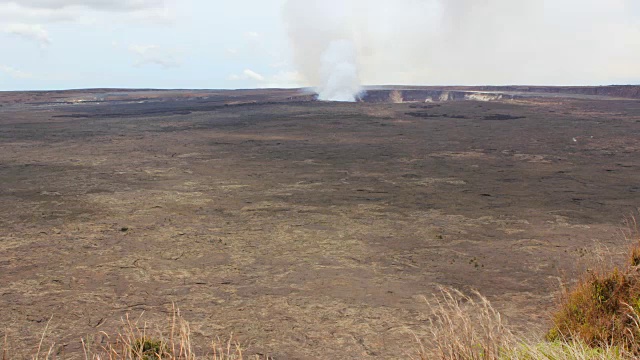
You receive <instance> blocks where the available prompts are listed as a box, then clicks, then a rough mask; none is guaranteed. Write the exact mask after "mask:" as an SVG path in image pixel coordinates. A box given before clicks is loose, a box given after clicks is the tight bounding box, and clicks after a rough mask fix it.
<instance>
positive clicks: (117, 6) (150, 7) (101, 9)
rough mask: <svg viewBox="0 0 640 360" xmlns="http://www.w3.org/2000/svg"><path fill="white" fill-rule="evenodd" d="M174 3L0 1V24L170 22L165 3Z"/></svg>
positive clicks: (143, 0)
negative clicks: (103, 19)
mask: <svg viewBox="0 0 640 360" xmlns="http://www.w3.org/2000/svg"><path fill="white" fill-rule="evenodd" d="M173 2H175V0H88V1H85V0H21V1H15V0H0V22H15V23H29V24H43V23H51V22H76V23H87V22H89V23H92V22H95V20H94V18H95V17H96V16H98V14H107V15H108V14H111V17H112V18H113V19H112V20H110V21H118V22H119V21H122V20H125V21H134V22H145V23H162V24H166V23H169V22H171V20H172V16H171V15H172V14H171V11H170V8H171V7H170V6H169V4H172V3H173Z"/></svg>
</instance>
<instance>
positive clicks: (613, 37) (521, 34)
mask: <svg viewBox="0 0 640 360" xmlns="http://www.w3.org/2000/svg"><path fill="white" fill-rule="evenodd" d="M638 3H639V2H638V0H608V1H602V0H588V1H584V0H553V1H547V0H518V1H514V0H482V1H478V0H395V1H393V2H390V1H389V0H307V1H296V0H288V1H287V4H286V6H285V8H284V12H283V13H284V19H285V20H286V25H287V28H288V33H289V36H290V39H291V44H292V45H293V48H292V50H293V60H294V64H295V65H296V67H297V69H298V70H299V71H300V72H301V73H302V74H304V76H305V78H306V79H307V81H308V82H309V83H311V84H312V85H316V86H317V85H319V84H322V76H321V71H320V69H321V68H322V58H323V56H322V54H323V52H324V51H325V50H326V49H327V48H328V44H331V43H332V42H333V41H337V40H342V39H346V40H348V41H351V42H352V43H353V44H354V45H355V47H356V53H357V58H356V59H357V64H356V65H357V66H358V71H359V75H360V78H361V79H362V80H363V82H364V83H366V84H399V85H400V84H438V85H440V84H457V85H475V84H514V83H516V84H530V85H536V84H552V85H563V84H573V85H579V84H607V83H615V82H622V81H628V80H624V79H637V78H638V77H640V66H638V65H637V64H640V36H639V34H640V5H638Z"/></svg>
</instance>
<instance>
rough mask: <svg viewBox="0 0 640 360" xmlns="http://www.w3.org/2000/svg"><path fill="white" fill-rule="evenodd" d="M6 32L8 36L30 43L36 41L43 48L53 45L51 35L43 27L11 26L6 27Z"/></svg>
mask: <svg viewBox="0 0 640 360" xmlns="http://www.w3.org/2000/svg"><path fill="white" fill-rule="evenodd" d="M4 31H5V32H6V33H8V34H12V35H16V36H20V37H22V38H24V39H27V40H30V41H35V42H37V43H38V44H40V45H41V46H46V45H49V44H51V39H50V38H49V33H47V31H46V30H45V29H44V28H43V27H42V25H29V24H10V25H7V26H6V27H5V29H4Z"/></svg>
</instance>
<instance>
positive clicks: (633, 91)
mask: <svg viewBox="0 0 640 360" xmlns="http://www.w3.org/2000/svg"><path fill="white" fill-rule="evenodd" d="M563 95H567V96H571V97H575V96H578V97H580V96H588V97H591V96H598V97H611V98H623V99H640V86H636V85H615V86H472V87H410V88H405V89H401V88H394V87H390V88H380V89H370V90H367V92H366V93H365V94H364V95H363V96H362V97H361V99H360V100H361V101H363V102H368V103H400V102H443V101H464V100H472V101H499V100H512V99H520V98H531V97H547V96H552V97H562V96H563Z"/></svg>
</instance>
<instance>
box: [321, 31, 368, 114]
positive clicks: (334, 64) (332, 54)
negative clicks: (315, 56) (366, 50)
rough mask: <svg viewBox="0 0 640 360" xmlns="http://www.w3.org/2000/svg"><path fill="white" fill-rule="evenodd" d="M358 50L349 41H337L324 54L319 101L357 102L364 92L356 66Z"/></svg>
mask: <svg viewBox="0 0 640 360" xmlns="http://www.w3.org/2000/svg"><path fill="white" fill-rule="evenodd" d="M356 56H357V55H356V49H355V48H354V46H353V43H352V42H351V41H349V40H344V39H343V40H335V41H332V42H331V43H330V44H329V47H328V48H327V50H325V52H324V53H323V54H322V64H321V66H320V79H321V82H320V84H319V85H318V87H317V91H318V99H319V100H326V101H348V102H354V101H356V97H357V96H358V95H359V94H360V92H361V91H362V86H361V85H360V79H359V78H358V67H357V65H356V63H357V61H356Z"/></svg>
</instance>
